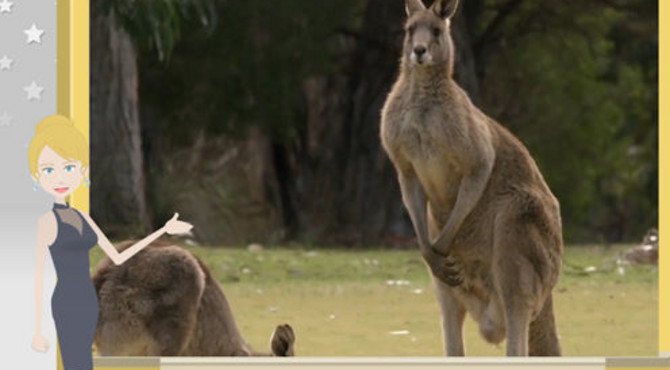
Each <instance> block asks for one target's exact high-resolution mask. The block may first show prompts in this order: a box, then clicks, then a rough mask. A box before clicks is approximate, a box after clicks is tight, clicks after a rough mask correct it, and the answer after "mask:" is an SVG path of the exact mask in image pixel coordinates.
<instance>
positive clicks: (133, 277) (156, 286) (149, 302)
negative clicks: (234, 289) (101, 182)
mask: <svg viewBox="0 0 670 370" xmlns="http://www.w3.org/2000/svg"><path fill="white" fill-rule="evenodd" d="M132 244H133V242H132V241H128V242H124V243H121V244H120V245H118V246H117V249H118V250H119V251H122V250H124V249H126V248H128V247H129V246H131V245H132ZM93 284H94V286H95V290H96V292H97V293H98V299H99V302H100V315H99V319H98V326H97V329H96V332H95V339H94V341H95V345H96V347H97V350H98V353H100V354H101V355H103V356H255V355H259V356H263V355H265V356H271V354H259V353H256V352H254V350H253V349H252V348H251V346H250V345H249V344H248V343H247V342H246V341H245V340H244V338H242V335H241V334H240V332H239V330H238V328H237V325H236V324H235V319H234V317H233V313H232V311H231V309H230V306H229V305H228V301H227V300H226V297H225V296H224V294H223V291H222V290H221V288H220V286H219V284H218V283H217V282H216V280H215V279H214V278H213V277H212V274H211V273H210V271H209V269H208V268H207V266H206V265H205V264H204V263H202V261H200V260H199V259H198V258H197V257H195V256H193V255H192V254H191V253H190V252H188V251H186V250H184V249H182V248H180V247H177V246H174V245H171V244H169V243H165V242H161V241H158V242H154V243H153V244H151V245H149V246H148V247H146V248H145V249H143V250H142V251H140V252H139V253H137V254H136V255H135V256H133V258H131V259H129V260H128V261H126V262H125V263H124V264H122V265H119V266H116V265H114V264H113V263H112V262H111V261H110V260H109V259H108V258H107V259H104V260H103V261H101V262H100V264H99V265H98V269H97V271H96V272H95V275H94V276H93ZM294 342H295V335H294V333H293V329H292V328H291V327H290V326H289V325H280V326H278V327H277V328H276V330H275V332H274V333H273V336H272V339H271V348H272V351H273V354H274V355H275V356H293V344H294Z"/></svg>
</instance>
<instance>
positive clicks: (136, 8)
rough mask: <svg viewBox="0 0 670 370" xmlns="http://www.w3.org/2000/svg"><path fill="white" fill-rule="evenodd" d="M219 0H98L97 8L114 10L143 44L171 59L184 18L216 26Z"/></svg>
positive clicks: (210, 26)
mask: <svg viewBox="0 0 670 370" xmlns="http://www.w3.org/2000/svg"><path fill="white" fill-rule="evenodd" d="M214 1H215V0H113V1H109V0H95V1H94V2H93V6H94V7H93V9H94V11H102V12H112V13H113V15H114V17H116V20H117V21H118V22H119V24H120V25H121V26H122V27H123V28H124V29H125V30H126V31H127V32H128V33H129V34H130V36H131V37H132V38H133V40H135V42H136V43H138V44H139V46H140V47H142V48H149V49H155V51H156V53H157V54H158V58H159V59H160V60H166V59H169V57H170V54H171V53H172V50H173V49H174V47H175V45H176V43H177V41H178V39H179V36H180V33H181V29H182V26H183V23H184V22H197V23H199V24H200V25H201V26H205V27H209V28H213V27H215V26H216V22H217V18H216V12H215V4H214Z"/></svg>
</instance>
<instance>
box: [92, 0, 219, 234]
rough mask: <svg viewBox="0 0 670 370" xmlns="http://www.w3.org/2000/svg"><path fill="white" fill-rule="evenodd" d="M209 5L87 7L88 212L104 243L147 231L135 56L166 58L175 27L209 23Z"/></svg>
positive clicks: (185, 1)
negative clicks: (142, 51) (143, 52)
mask: <svg viewBox="0 0 670 370" xmlns="http://www.w3.org/2000/svg"><path fill="white" fill-rule="evenodd" d="M212 7H213V4H212V3H211V1H210V0H160V1H158V0H156V1H134V0H115V1H109V0H93V1H92V2H91V55H92V58H91V67H90V68H91V69H90V73H91V98H90V99H91V121H92V125H91V126H92V129H91V146H92V150H91V161H92V162H93V170H92V171H91V181H92V183H93V184H94V188H93V189H94V190H93V191H92V196H91V208H92V212H93V215H94V217H95V218H96V220H98V222H100V223H102V224H104V225H105V227H106V228H107V229H108V230H109V232H110V234H111V235H118V233H119V232H122V233H125V234H128V233H129V232H130V233H142V232H144V231H146V229H147V227H148V226H149V225H150V218H149V212H148V209H147V204H146V197H145V188H144V186H145V178H144V171H145V169H144V164H143V156H142V151H141V146H142V137H141V134H140V131H141V128H140V122H139V97H138V70H137V48H138V47H140V48H147V49H153V50H155V51H156V52H157V53H158V56H159V58H160V59H161V60H164V59H166V58H168V57H169V55H170V53H171V51H172V49H173V47H174V44H175V42H176V39H177V38H178V35H179V32H180V24H181V20H182V19H189V18H192V17H197V18H198V20H199V21H200V22H201V23H202V24H204V25H208V24H211V23H212V22H213V21H214V20H215V17H214V15H215V14H214V12H213V8H212Z"/></svg>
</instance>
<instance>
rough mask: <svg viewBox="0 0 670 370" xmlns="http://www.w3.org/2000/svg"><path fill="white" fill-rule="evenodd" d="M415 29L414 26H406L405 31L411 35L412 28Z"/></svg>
mask: <svg viewBox="0 0 670 370" xmlns="http://www.w3.org/2000/svg"><path fill="white" fill-rule="evenodd" d="M415 29H416V27H415V26H409V27H407V32H408V33H409V34H410V35H411V34H413V33H414V30H415Z"/></svg>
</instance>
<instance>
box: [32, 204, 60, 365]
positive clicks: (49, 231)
mask: <svg viewBox="0 0 670 370" xmlns="http://www.w3.org/2000/svg"><path fill="white" fill-rule="evenodd" d="M57 232H58V225H57V224H56V219H55V217H54V216H53V214H52V213H47V214H46V215H44V216H42V217H40V219H39V220H38V222H37V248H36V249H35V334H34V335H33V343H32V348H33V349H34V350H35V351H39V352H46V351H47V349H49V342H48V341H47V340H46V338H44V337H43V336H42V298H43V297H44V267H45V262H46V256H47V248H48V247H49V245H51V244H53V242H54V240H55V239H56V234H57Z"/></svg>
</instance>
